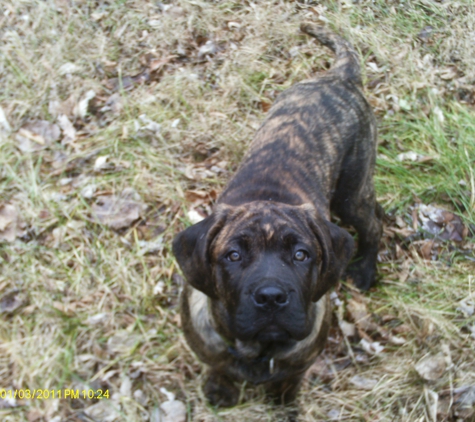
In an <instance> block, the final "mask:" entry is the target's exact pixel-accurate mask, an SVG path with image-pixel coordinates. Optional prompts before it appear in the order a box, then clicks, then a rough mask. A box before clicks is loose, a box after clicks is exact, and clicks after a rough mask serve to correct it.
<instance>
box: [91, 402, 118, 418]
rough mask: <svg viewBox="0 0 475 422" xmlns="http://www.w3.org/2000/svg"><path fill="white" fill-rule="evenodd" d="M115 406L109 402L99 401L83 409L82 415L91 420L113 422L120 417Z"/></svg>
mask: <svg viewBox="0 0 475 422" xmlns="http://www.w3.org/2000/svg"><path fill="white" fill-rule="evenodd" d="M116 406H117V405H116V404H115V403H112V402H110V401H109V400H101V401H99V403H96V404H93V405H92V406H89V407H87V408H86V409H84V413H85V414H86V415H87V416H89V417H90V418H91V419H92V420H95V421H101V422H113V421H115V420H117V419H118V418H119V417H120V414H119V412H118V411H117V410H116Z"/></svg>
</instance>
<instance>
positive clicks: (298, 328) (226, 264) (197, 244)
mask: <svg viewBox="0 0 475 422" xmlns="http://www.w3.org/2000/svg"><path fill="white" fill-rule="evenodd" d="M352 250H353V239H352V238H351V236H350V235H349V234H348V233H347V232H346V231H344V230H342V229H340V228H339V227H338V226H336V225H334V224H332V223H330V222H328V221H325V220H323V219H321V218H319V217H318V216H317V215H316V213H315V211H314V210H313V208H312V207H310V206H307V205H302V206H290V205H285V204H276V203H272V202H268V201H256V202H252V203H249V204H246V205H244V206H239V207H230V206H227V205H219V206H218V207H217V209H216V211H215V213H214V214H213V215H211V216H210V217H208V218H206V219H205V220H203V221H202V222H200V223H198V224H195V225H194V226H192V227H190V228H188V229H187V230H185V231H183V232H181V233H179V234H178V235H177V237H176V238H175V240H174V242H173V251H174V254H175V256H176V257H177V260H178V263H179V264H180V267H181V268H182V270H183V272H184V274H185V276H186V278H187V280H188V282H189V283H190V284H191V285H192V286H193V287H194V288H196V289H198V290H200V291H202V292H204V293H205V294H206V295H208V296H209V297H210V298H211V304H212V305H211V306H212V312H213V315H214V316H215V319H216V320H217V321H216V323H217V324H218V326H219V327H218V328H219V329H220V331H222V332H224V333H225V334H226V335H227V336H229V337H231V338H236V339H239V340H241V341H245V342H248V341H252V342H255V341H257V342H259V343H286V342H288V341H292V340H302V339H304V338H305V337H306V336H308V335H309V334H310V332H311V329H312V326H313V321H314V318H315V315H313V314H312V309H313V307H312V306H311V305H312V302H315V301H317V300H319V299H320V298H321V297H322V296H323V295H324V294H325V293H326V292H327V291H328V289H329V288H330V287H331V286H332V285H333V284H335V283H336V282H337V281H338V278H339V277H340V275H341V273H342V272H343V270H344V269H345V267H346V264H347V263H348V260H349V259H350V257H351V253H352Z"/></svg>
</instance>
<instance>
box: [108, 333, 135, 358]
mask: <svg viewBox="0 0 475 422" xmlns="http://www.w3.org/2000/svg"><path fill="white" fill-rule="evenodd" d="M138 341H139V336H138V335H137V334H134V333H129V332H127V331H119V332H116V333H115V334H114V335H113V336H112V337H109V339H108V340H107V349H108V351H109V353H111V354H116V353H120V354H123V353H128V352H130V350H131V349H132V348H133V347H134V346H135V345H136V344H137V343H138Z"/></svg>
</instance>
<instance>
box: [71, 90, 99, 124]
mask: <svg viewBox="0 0 475 422" xmlns="http://www.w3.org/2000/svg"><path fill="white" fill-rule="evenodd" d="M95 96H96V93H95V92H94V90H92V89H90V90H89V91H87V92H86V94H85V95H84V98H83V99H81V100H80V101H79V103H78V104H77V108H76V110H75V113H74V114H75V115H76V116H78V117H80V118H81V119H84V118H85V117H86V116H87V113H88V108H89V101H91V100H92V99H93V98H94V97H95Z"/></svg>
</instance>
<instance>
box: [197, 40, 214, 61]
mask: <svg viewBox="0 0 475 422" xmlns="http://www.w3.org/2000/svg"><path fill="white" fill-rule="evenodd" d="M217 51H218V47H217V46H216V44H215V43H214V42H213V41H211V40H208V41H206V43H205V44H203V45H202V46H201V47H200V49H199V50H198V57H200V58H201V57H205V56H212V55H213V54H216V52H217Z"/></svg>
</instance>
